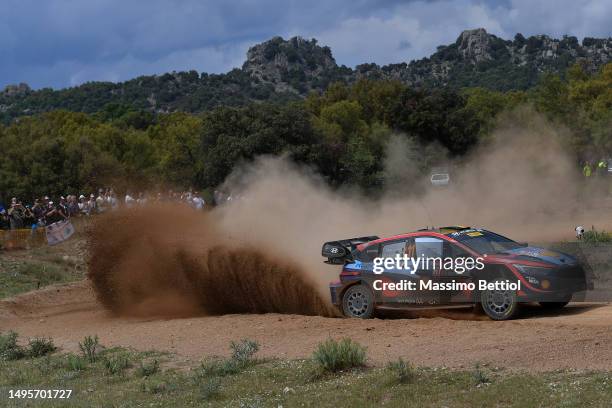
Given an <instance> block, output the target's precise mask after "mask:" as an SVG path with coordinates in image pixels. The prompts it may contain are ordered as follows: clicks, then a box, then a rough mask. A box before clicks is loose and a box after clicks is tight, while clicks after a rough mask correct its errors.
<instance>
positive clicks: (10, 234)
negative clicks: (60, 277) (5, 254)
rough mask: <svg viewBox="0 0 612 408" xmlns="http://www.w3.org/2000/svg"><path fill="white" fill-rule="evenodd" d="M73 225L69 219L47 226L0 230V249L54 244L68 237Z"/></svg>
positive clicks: (72, 232) (71, 232)
mask: <svg viewBox="0 0 612 408" xmlns="http://www.w3.org/2000/svg"><path fill="white" fill-rule="evenodd" d="M72 234H74V226H73V225H72V223H71V222H70V221H69V220H65V221H60V222H56V223H53V224H51V225H49V226H47V227H38V228H32V229H15V230H9V231H0V250H14V249H30V248H36V247H40V246H43V245H55V244H58V243H60V242H63V241H65V240H67V239H68V238H70V237H71V236H72Z"/></svg>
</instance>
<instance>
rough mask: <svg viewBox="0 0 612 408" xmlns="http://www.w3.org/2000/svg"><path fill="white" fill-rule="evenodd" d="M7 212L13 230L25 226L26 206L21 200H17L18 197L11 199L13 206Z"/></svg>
mask: <svg viewBox="0 0 612 408" xmlns="http://www.w3.org/2000/svg"><path fill="white" fill-rule="evenodd" d="M7 213H8V218H9V222H10V225H11V229H12V230H14V229H20V228H23V225H24V224H23V221H24V220H23V218H24V216H25V208H24V207H23V205H21V202H18V201H17V198H16V197H13V198H12V199H11V206H10V207H9V209H8V211H7Z"/></svg>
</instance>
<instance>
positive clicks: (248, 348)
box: [198, 339, 259, 377]
mask: <svg viewBox="0 0 612 408" xmlns="http://www.w3.org/2000/svg"><path fill="white" fill-rule="evenodd" d="M230 348H231V349H232V356H231V357H230V358H228V359H224V360H208V361H204V362H202V365H201V366H200V370H199V372H198V376H200V377H210V376H219V377H224V376H227V375H232V374H237V373H239V372H240V371H241V370H243V369H245V368H246V367H249V366H251V365H253V364H255V363H256V362H257V361H256V360H255V359H253V355H254V354H255V353H257V351H258V350H259V344H258V343H257V342H256V341H253V340H249V339H242V340H240V341H239V342H234V341H232V342H231V343H230Z"/></svg>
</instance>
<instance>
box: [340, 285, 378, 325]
mask: <svg viewBox="0 0 612 408" xmlns="http://www.w3.org/2000/svg"><path fill="white" fill-rule="evenodd" d="M342 312H343V313H344V315H345V316H346V317H357V318H360V319H369V318H371V317H372V316H373V315H374V296H373V295H372V291H370V289H369V288H368V287H367V286H365V285H354V286H351V287H350V288H348V289H347V290H346V292H344V296H342Z"/></svg>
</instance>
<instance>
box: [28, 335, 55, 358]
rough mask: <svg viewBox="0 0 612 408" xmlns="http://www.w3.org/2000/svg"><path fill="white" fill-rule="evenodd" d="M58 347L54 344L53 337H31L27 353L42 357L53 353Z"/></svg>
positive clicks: (31, 355) (30, 355)
mask: <svg viewBox="0 0 612 408" xmlns="http://www.w3.org/2000/svg"><path fill="white" fill-rule="evenodd" d="M55 350H57V347H55V345H54V344H53V340H52V339H47V338H44V337H35V338H33V339H30V341H29V343H28V350H27V355H28V356H29V357H42V356H46V355H47V354H51V353H53V352H54V351H55Z"/></svg>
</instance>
